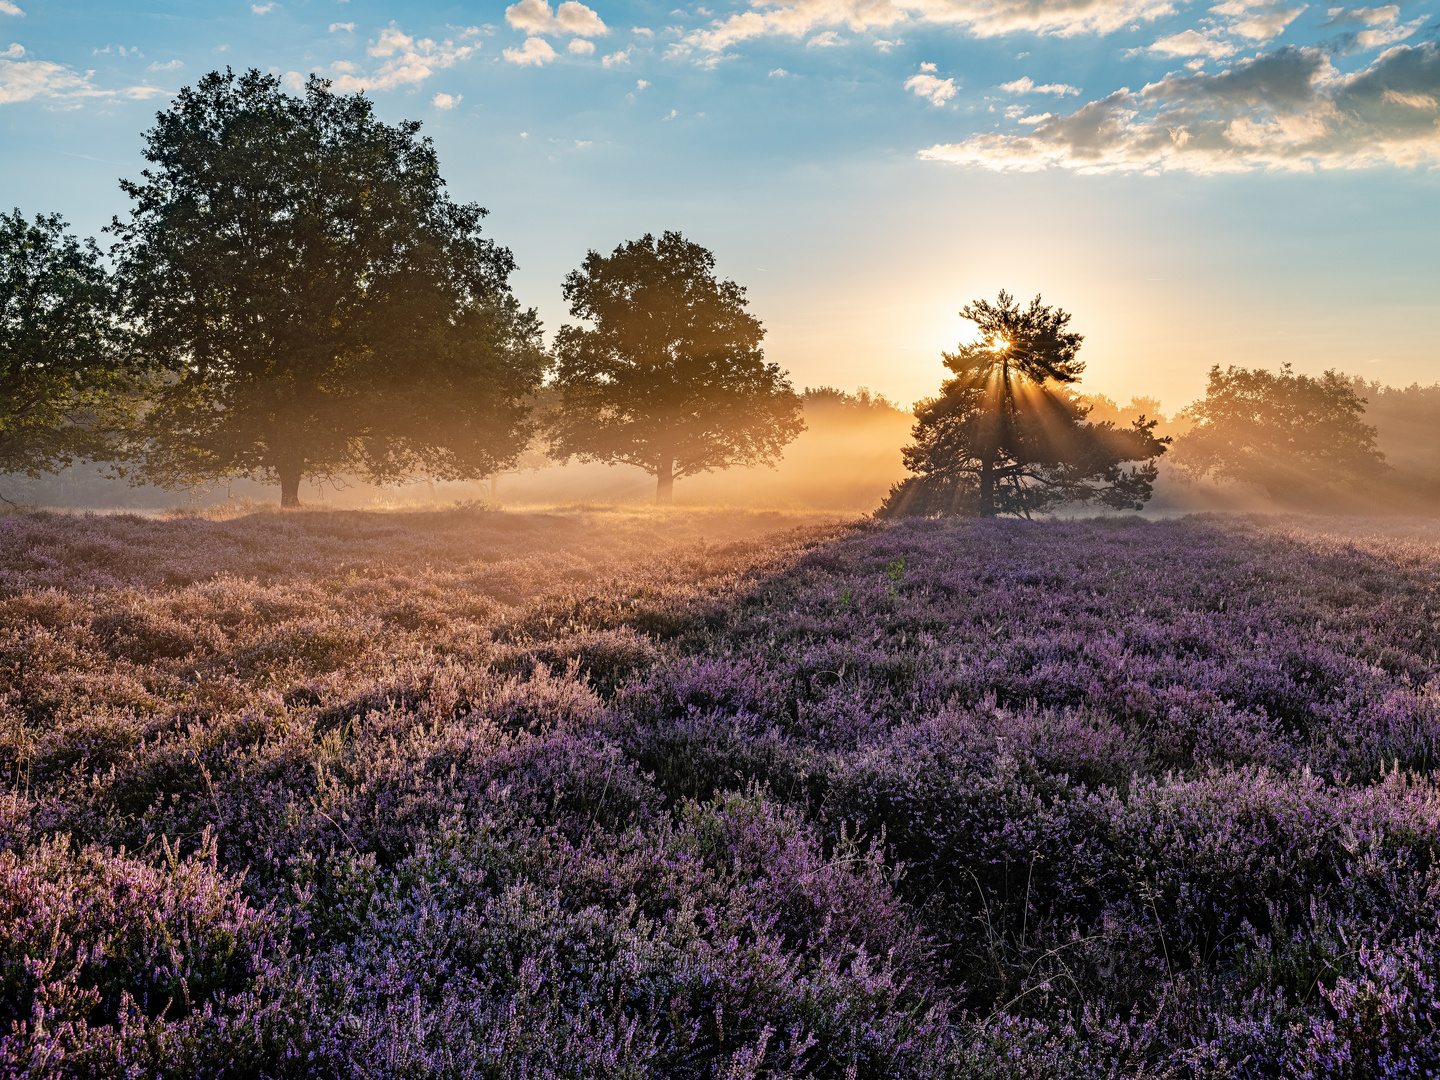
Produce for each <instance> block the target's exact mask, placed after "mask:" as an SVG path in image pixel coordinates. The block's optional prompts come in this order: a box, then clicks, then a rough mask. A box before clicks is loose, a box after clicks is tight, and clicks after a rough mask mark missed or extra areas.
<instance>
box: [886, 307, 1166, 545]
mask: <svg viewBox="0 0 1440 1080" xmlns="http://www.w3.org/2000/svg"><path fill="white" fill-rule="evenodd" d="M960 314H961V315H962V316H963V317H964V318H967V319H969V320H971V321H972V322H974V323H975V324H976V326H978V327H979V329H980V334H981V340H980V341H978V342H976V343H974V344H969V345H963V344H962V345H961V346H959V348H958V349H957V350H956V351H955V352H953V353H945V354H943V355H944V358H945V366H946V367H947V368H949V369H950V370H951V371H952V372H954V373H955V377H954V378H952V379H947V380H946V381H945V382H944V384H943V385H942V386H941V388H940V396H939V397H937V398H932V399H930V400H929V401H922V402H920V403H919V404H918V405H916V406H915V417H916V423H915V427H914V430H913V434H914V436H915V444H914V445H913V446H909V447H906V449H905V451H904V458H905V466H906V468H908V469H910V471H911V472H914V473H916V474H917V475H916V476H914V477H912V478H910V479H908V480H905V481H902V482H901V483H900V484H897V485H896V486H895V487H894V488H893V489H892V490H891V492H890V495H889V497H888V498H887V499H886V501H885V505H884V507H883V508H882V513H883V514H885V515H888V516H903V517H914V516H919V517H928V516H932V515H936V514H979V515H981V516H984V517H990V516H993V515H995V514H1015V515H1024V516H1026V517H1028V516H1029V515H1031V514H1032V513H1038V512H1041V511H1045V510H1049V509H1052V508H1054V507H1056V506H1060V505H1063V504H1065V503H1075V502H1080V503H1099V504H1100V505H1102V506H1108V507H1110V508H1112V509H1116V510H1129V509H1139V507H1140V505H1141V504H1143V503H1144V502H1145V501H1146V500H1147V499H1149V498H1150V492H1151V488H1152V485H1153V484H1154V482H1155V477H1156V475H1157V469H1156V466H1155V459H1156V458H1157V457H1159V456H1160V455H1161V454H1163V453H1164V452H1165V444H1166V443H1167V442H1168V441H1169V440H1168V439H1157V438H1155V435H1154V429H1155V421H1153V420H1146V419H1145V418H1143V417H1142V418H1141V419H1139V420H1137V421H1136V422H1135V423H1134V424H1133V425H1131V427H1129V428H1128V429H1127V428H1117V427H1116V426H1115V425H1114V424H1113V423H1111V422H1109V421H1104V422H1100V423H1087V422H1086V420H1085V416H1086V413H1087V412H1088V411H1089V410H1088V409H1087V408H1086V407H1085V406H1084V405H1083V404H1082V403H1080V402H1079V401H1078V400H1077V399H1076V398H1075V397H1074V396H1073V395H1071V394H1070V393H1068V392H1067V391H1066V389H1065V388H1066V387H1067V386H1069V385H1070V384H1073V383H1076V382H1078V381H1079V380H1080V374H1081V372H1082V371H1084V369H1085V365H1084V364H1083V363H1082V362H1081V361H1080V360H1078V359H1077V358H1076V354H1077V353H1078V352H1079V349H1080V342H1081V340H1082V338H1081V336H1080V335H1079V334H1076V333H1074V332H1072V331H1070V330H1068V329H1067V327H1068V325H1069V323H1070V316H1069V314H1068V313H1066V312H1064V311H1062V310H1060V309H1059V308H1052V307H1048V306H1046V305H1044V304H1042V303H1041V302H1040V297H1038V296H1037V297H1035V299H1034V300H1032V301H1031V302H1030V306H1029V307H1027V308H1021V307H1019V306H1018V305H1017V304H1016V303H1015V301H1014V298H1013V297H1011V296H1010V295H1009V294H1008V293H1005V292H1001V293H1000V296H999V299H998V301H997V302H996V303H995V304H991V303H989V302H988V301H985V300H977V301H976V302H975V303H973V304H968V305H966V307H965V309H964V310H963V311H961V313H960ZM1129 462H1142V463H1143V464H1139V465H1132V466H1130V467H1129V468H1126V464H1127V463H1129Z"/></svg>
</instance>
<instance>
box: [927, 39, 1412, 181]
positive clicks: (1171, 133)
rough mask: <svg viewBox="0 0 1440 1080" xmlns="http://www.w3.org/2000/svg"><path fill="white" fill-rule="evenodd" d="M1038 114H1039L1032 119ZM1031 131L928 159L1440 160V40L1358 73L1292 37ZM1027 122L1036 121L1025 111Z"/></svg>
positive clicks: (1318, 163)
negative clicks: (1221, 67) (1290, 42)
mask: <svg viewBox="0 0 1440 1080" xmlns="http://www.w3.org/2000/svg"><path fill="white" fill-rule="evenodd" d="M1027 119H1028V118H1027ZM1036 119H1037V122H1036V123H1035V130H1034V131H1033V132H1030V133H1026V134H1007V133H1002V132H992V133H989V134H984V135H977V136H974V137H972V138H970V139H968V140H966V141H964V142H961V143H952V144H949V145H938V146H932V147H930V148H929V149H928V150H924V151H921V154H920V156H921V157H922V158H925V159H928V160H932V161H950V162H957V163H967V164H974V165H980V166H983V167H985V168H990V169H996V170H1026V171H1033V170H1037V169H1044V168H1049V167H1059V168H1067V169H1074V170H1076V171H1079V172H1118V171H1143V172H1161V171H1167V170H1188V171H1191V172H1198V173H1213V172H1227V171H1228V172H1235V171H1243V170H1250V169H1291V170H1306V171H1308V170H1313V169H1316V168H1352V169H1353V168H1365V167H1371V166H1377V165H1396V166H1416V165H1422V164H1427V163H1436V162H1440V45H1437V44H1436V43H1435V42H1424V43H1422V44H1420V45H1417V46H1414V47H1411V46H1405V45H1399V46H1396V47H1394V48H1391V49H1389V50H1387V51H1386V52H1384V53H1382V54H1381V55H1380V56H1379V57H1377V58H1376V59H1375V61H1374V62H1373V63H1372V64H1370V66H1369V67H1367V68H1365V69H1364V70H1361V71H1357V72H1354V73H1353V74H1344V73H1341V72H1339V71H1337V70H1336V69H1335V67H1334V66H1333V65H1332V64H1331V62H1330V59H1329V57H1328V55H1327V54H1326V52H1325V51H1324V50H1323V49H1320V48H1313V47H1311V48H1297V47H1294V46H1289V47H1285V48H1281V49H1277V50H1275V51H1273V52H1269V53H1262V54H1260V55H1259V56H1256V57H1253V58H1250V59H1246V60H1242V61H1239V62H1238V63H1236V64H1235V65H1234V66H1233V67H1231V68H1228V69H1227V70H1225V71H1222V72H1220V73H1219V74H1216V75H1208V74H1205V73H1204V72H1197V73H1195V74H1187V75H1170V76H1166V77H1165V78H1164V79H1161V80H1160V81H1159V82H1155V83H1151V84H1150V85H1148V86H1146V87H1144V88H1143V89H1142V90H1141V91H1140V92H1139V93H1133V92H1131V91H1130V90H1128V89H1120V90H1117V91H1116V92H1115V93H1113V94H1111V95H1110V96H1109V97H1106V98H1102V99H1100V100H1098V101H1092V102H1089V103H1088V104H1086V105H1083V106H1081V107H1080V108H1078V109H1076V110H1075V111H1074V112H1072V113H1070V114H1068V115H1063V116H1062V115H1050V116H1043V117H1039V118H1036ZM1022 122H1024V121H1023V120H1022Z"/></svg>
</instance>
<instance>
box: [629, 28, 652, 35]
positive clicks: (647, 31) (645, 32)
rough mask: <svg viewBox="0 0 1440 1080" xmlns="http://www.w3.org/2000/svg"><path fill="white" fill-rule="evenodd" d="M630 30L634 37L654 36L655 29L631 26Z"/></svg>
mask: <svg viewBox="0 0 1440 1080" xmlns="http://www.w3.org/2000/svg"><path fill="white" fill-rule="evenodd" d="M630 32H631V33H632V34H634V35H635V36H636V37H643V38H653V37H654V36H655V31H654V30H651V29H650V28H649V27H648V26H632V27H631V28H630Z"/></svg>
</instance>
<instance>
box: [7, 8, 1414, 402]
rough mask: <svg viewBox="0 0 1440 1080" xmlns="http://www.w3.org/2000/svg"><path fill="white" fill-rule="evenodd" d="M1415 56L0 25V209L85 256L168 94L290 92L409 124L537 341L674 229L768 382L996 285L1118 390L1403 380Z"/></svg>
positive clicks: (1086, 28)
mask: <svg viewBox="0 0 1440 1080" xmlns="http://www.w3.org/2000/svg"><path fill="white" fill-rule="evenodd" d="M1437 36H1440V2H1437V0H1426V2H1422V3H1413V2H1412V3H1401V4H1397V5H1385V6H1377V7H1369V8H1354V9H1348V8H1334V7H1332V8H1327V7H1323V6H1316V5H1310V6H1307V5H1306V4H1305V3H1303V2H1301V0H1279V2H1274V0H1262V2H1251V0H1222V2H1220V3H1208V2H1201V3H1184V2H1182V0H779V2H774V3H751V2H738V3H735V2H732V3H719V2H714V0H712V2H710V3H703V4H694V3H689V4H685V5H684V6H679V7H676V6H673V5H671V6H667V5H665V4H660V3H645V2H629V3H610V2H607V0H596V2H595V3H594V4H593V6H592V5H588V4H581V3H577V2H575V0H570V2H568V3H564V4H561V5H559V6H558V7H552V6H551V5H550V4H549V3H546V2H545V0H522V2H520V3H517V4H513V5H509V6H508V7H507V6H506V5H504V4H455V5H446V4H425V3H410V4H405V5H400V4H393V3H390V4H386V3H381V2H372V0H348V2H343V3H341V2H335V0H308V2H299V3H297V2H283V0H274V2H268V0H267V2H263V3H259V4H255V3H250V2H239V3H230V2H225V3H218V4H217V3H203V4H202V3H179V2H172V3H118V4H117V3H112V4H107V5H98V4H95V5H91V4H81V3H69V4H66V3H54V2H49V0H0V204H3V205H4V206H6V207H9V206H19V207H21V208H22V209H23V210H25V211H26V212H27V213H33V212H37V211H42V210H43V211H51V210H54V211H59V212H61V213H63V214H64V215H65V216H66V217H67V218H68V219H69V220H70V221H71V222H72V223H73V224H74V226H75V227H76V229H77V230H79V231H81V232H84V233H87V234H91V233H97V232H98V231H99V229H100V228H101V227H102V226H103V225H104V224H105V223H106V222H107V221H108V220H109V218H110V216H111V215H112V214H116V213H121V212H123V211H124V209H125V206H126V203H125V200H124V198H123V196H122V195H121V193H120V190H119V188H118V186H117V184H116V180H117V178H119V177H120V176H134V175H136V174H137V173H138V172H139V169H140V168H141V165H142V162H141V159H140V156H139V151H140V134H141V132H142V131H143V130H144V129H145V128H147V127H148V126H150V124H151V122H152V121H153V117H154V113H155V111H156V110H157V109H160V108H164V107H165V103H166V95H167V94H169V93H173V92H174V91H175V90H176V89H178V88H179V87H180V86H182V85H185V84H186V83H188V82H192V81H193V80H194V79H196V78H197V77H199V76H200V75H201V74H203V73H204V72H206V71H209V70H211V69H213V68H216V67H223V66H225V65H227V64H228V65H230V66H232V67H234V68H236V69H237V70H238V69H241V68H246V67H258V68H261V69H262V70H270V71H274V72H275V73H276V74H278V75H281V76H283V77H286V78H288V79H289V80H290V81H291V82H292V83H293V84H295V85H298V84H299V81H300V80H301V79H302V78H303V76H304V75H305V74H308V73H309V72H311V71H319V72H321V73H322V74H325V75H327V76H329V77H330V78H332V79H334V80H336V85H337V86H338V87H340V88H341V89H360V88H364V89H365V90H366V92H367V93H369V94H370V95H371V96H372V97H373V99H374V100H375V102H376V103H377V106H378V109H379V111H380V113H381V114H382V116H384V117H386V118H387V119H392V120H398V119H400V118H402V117H405V118H414V119H419V120H423V121H424V123H425V131H426V132H427V133H428V134H430V135H431V136H433V137H434V139H435V142H436V145H437V147H438V149H439V151H440V155H441V162H442V166H443V169H444V173H445V175H446V177H447V180H448V181H449V184H450V187H451V190H452V192H453V193H454V194H455V195H456V197H458V198H462V199H467V200H468V199H475V200H478V201H479V202H481V203H482V204H484V205H485V206H487V207H489V208H490V210H491V218H490V220H489V229H490V231H491V233H492V235H494V236H495V237H496V238H498V239H499V240H501V241H502V242H504V243H506V244H508V245H509V246H510V247H511V248H513V250H514V251H515V254H516V257H517V259H518V261H519V263H520V265H521V270H520V273H519V274H518V275H517V278H516V280H515V284H516V288H517V292H518V293H519V295H520V297H521V299H522V300H523V301H524V302H526V303H528V304H533V305H535V306H536V307H538V308H539V309H540V312H541V315H542V317H543V318H544V319H545V321H546V324H547V326H548V327H549V328H550V329H551V330H553V329H554V328H555V327H557V326H558V325H559V324H560V323H561V322H562V321H564V320H565V318H566V313H565V310H564V308H563V305H562V303H561V299H560V281H561V279H562V277H563V276H564V274H565V273H566V271H568V270H569V269H571V268H573V267H574V266H576V265H577V264H578V263H579V261H580V259H581V258H583V256H584V253H585V251H586V250H587V249H589V248H600V249H603V250H608V249H609V248H611V247H613V246H614V245H615V244H617V243H619V242H620V241H622V240H625V239H629V238H632V237H635V236H638V235H640V234H641V233H644V232H646V231H651V232H658V231H661V230H663V229H680V230H681V231H683V232H684V233H685V234H686V235H687V236H689V237H691V238H692V239H694V240H697V241H699V242H700V243H703V244H705V245H706V246H708V247H710V248H711V249H712V250H714V251H715V253H716V256H717V258H718V260H719V265H720V269H721V271H722V272H723V273H724V274H726V275H727V276H730V277H733V278H735V279H736V280H738V281H740V282H741V283H742V284H744V285H746V286H747V287H748V288H749V290H750V298H751V301H752V304H753V306H754V309H755V311H756V312H757V314H758V315H759V316H760V317H761V318H762V320H763V321H764V322H765V324H766V326H767V328H768V330H769V336H768V338H767V348H768V352H769V355H770V357H771V358H772V359H775V360H777V361H779V362H780V363H781V364H782V365H784V366H785V367H787V368H789V369H790V370H791V372H792V373H793V376H794V379H795V381H796V383H797V384H799V385H807V384H808V385H818V384H821V383H828V384H833V385H839V386H842V387H846V388H852V387H855V386H857V385H866V386H869V387H872V388H874V389H876V390H879V391H882V392H885V393H888V394H890V395H891V396H893V397H896V398H899V399H901V400H903V401H906V402H908V401H910V400H912V399H914V398H918V397H921V396H924V395H925V394H928V393H931V392H933V390H934V388H935V387H936V386H937V385H938V382H939V379H940V377H941V374H942V369H941V367H940V363H939V351H940V350H941V349H942V348H946V347H951V346H953V345H954V343H955V341H956V340H957V338H959V337H960V336H962V335H963V334H964V333H965V330H966V325H965V324H963V323H962V322H961V320H960V319H959V318H958V317H957V315H956V312H957V311H958V309H959V308H960V307H961V306H962V305H963V304H964V303H965V302H966V301H968V300H970V299H973V298H975V297H978V296H993V295H994V294H995V292H996V291H997V290H998V289H1000V288H1008V289H1009V290H1011V291H1012V292H1014V293H1016V294H1018V295H1020V296H1022V297H1028V296H1030V295H1033V294H1034V293H1036V292H1040V293H1042V294H1043V295H1044V296H1045V298H1046V300H1047V301H1049V302H1053V303H1058V304H1060V305H1062V306H1064V307H1065V308H1066V309H1067V310H1069V311H1071V312H1072V313H1073V314H1074V317H1075V318H1074V326H1075V327H1076V328H1077V329H1078V330H1080V331H1081V332H1082V333H1085V334H1086V337H1087V340H1086V345H1085V348H1084V350H1083V352H1082V356H1083V357H1084V358H1085V359H1086V360H1087V361H1088V363H1089V371H1088V373H1087V376H1086V380H1085V384H1084V387H1085V388H1088V389H1093V390H1097V391H1100V392H1104V393H1108V394H1110V395H1111V396H1113V397H1116V398H1119V399H1121V400H1124V399H1125V398H1127V397H1128V396H1129V395H1130V394H1152V395H1156V396H1158V397H1160V398H1161V400H1162V402H1163V403H1164V405H1165V407H1166V408H1167V409H1168V410H1173V409H1176V408H1178V407H1179V406H1181V405H1183V404H1185V403H1186V402H1187V401H1189V400H1192V399H1193V398H1195V397H1196V396H1198V395H1199V394H1200V393H1201V392H1202V391H1203V386H1204V376H1205V371H1206V369H1207V368H1208V367H1209V365H1210V364H1212V363H1220V364H1229V363H1235V364H1244V365H1250V366H1256V365H1260V366H1272V367H1273V366H1275V365H1277V364H1279V363H1282V362H1292V363H1294V364H1295V366H1296V368H1297V369H1299V370H1302V371H1320V370H1322V369H1324V368H1327V367H1336V368H1339V369H1341V370H1345V371H1349V372H1354V373H1358V374H1362V375H1365V376H1366V377H1370V378H1378V379H1381V380H1382V381H1385V382H1390V383H1395V384H1405V383H1409V382H1412V381H1420V382H1424V383H1431V382H1435V381H1437V380H1440V344H1437V335H1436V333H1435V329H1436V326H1437V324H1440V47H1437V45H1436V39H1437Z"/></svg>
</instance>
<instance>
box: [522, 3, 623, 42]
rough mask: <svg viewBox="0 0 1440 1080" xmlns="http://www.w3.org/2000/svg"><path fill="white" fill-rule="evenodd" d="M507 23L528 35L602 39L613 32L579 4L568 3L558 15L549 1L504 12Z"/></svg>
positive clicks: (524, 4) (590, 10) (523, 4)
mask: <svg viewBox="0 0 1440 1080" xmlns="http://www.w3.org/2000/svg"><path fill="white" fill-rule="evenodd" d="M505 21H506V22H508V23H509V24H510V25H511V26H513V27H515V29H517V30H523V31H525V33H527V34H572V35H574V36H575V37H603V36H604V35H606V34H608V33H609V32H610V28H609V27H608V26H606V25H605V23H604V22H602V21H601V19H600V16H599V15H597V14H596V13H595V11H594V10H593V9H592V8H588V7H586V6H585V5H584V4H581V3H579V2H578V0H565V2H564V3H563V4H561V5H560V7H559V9H558V10H555V11H551V10H550V5H549V4H548V3H546V0H520V2H519V3H518V4H511V5H510V6H509V7H507V8H506V9H505Z"/></svg>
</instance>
